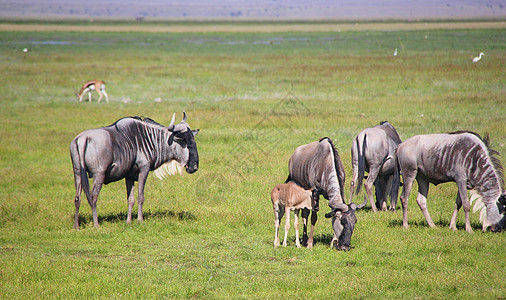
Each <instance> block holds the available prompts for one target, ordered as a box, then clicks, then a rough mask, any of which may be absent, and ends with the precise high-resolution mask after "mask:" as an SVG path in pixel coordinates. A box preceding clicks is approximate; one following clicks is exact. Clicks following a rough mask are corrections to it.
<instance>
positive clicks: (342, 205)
mask: <svg viewBox="0 0 506 300" xmlns="http://www.w3.org/2000/svg"><path fill="white" fill-rule="evenodd" d="M348 209H349V207H348V205H346V204H345V203H339V204H337V206H336V208H335V210H340V211H342V212H347V211H348Z"/></svg>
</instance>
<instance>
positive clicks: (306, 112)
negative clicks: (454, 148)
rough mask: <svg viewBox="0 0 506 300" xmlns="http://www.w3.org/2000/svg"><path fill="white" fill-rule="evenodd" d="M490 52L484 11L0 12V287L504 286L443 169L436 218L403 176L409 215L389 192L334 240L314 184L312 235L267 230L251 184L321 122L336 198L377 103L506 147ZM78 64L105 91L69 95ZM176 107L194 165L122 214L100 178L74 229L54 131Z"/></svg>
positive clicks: (460, 290)
mask: <svg viewBox="0 0 506 300" xmlns="http://www.w3.org/2000/svg"><path fill="white" fill-rule="evenodd" d="M23 48H27V49H28V52H27V53H24V52H23V51H22V49H23ZM395 48H398V52H399V55H398V56H397V57H394V56H393V52H394V49H395ZM480 51H484V52H485V57H484V58H483V59H482V61H480V62H479V63H476V64H473V63H472V62H471V60H472V58H473V57H474V56H477V55H478V54H479V52H480ZM505 70H506V30H505V29H501V28H499V29H497V28H491V29H466V28H456V29H431V30H414V31H409V30H408V31H406V30H396V31H382V30H375V31H373V30H363V31H362V30H358V31H349V32H344V31H343V32H271V33H269V32H263V33H255V32H246V33H245V32H243V33H235V32H205V33H192V32H189V33H178V32H169V33H167V32H158V33H153V32H151V33H146V32H72V31H65V30H62V31H43V32H34V31H3V32H1V33H0V90H1V91H2V92H1V94H0V104H1V110H0V116H1V117H0V184H1V188H0V298H2V299H12V298H116V299H117V298H230V299H237V298H266V299H272V298H278V297H280V296H281V297H292V298H312V299H321V298H329V299H336V298H389V299H390V298H407V299H413V298H417V299H427V298H430V299H497V298H503V297H504V295H506V286H505V284H504V270H505V269H506V259H505V256H504V249H505V247H506V238H505V235H504V233H502V234H492V233H490V232H487V233H482V232H481V231H480V228H481V227H480V224H479V222H478V215H477V214H473V215H472V216H471V221H472V225H473V228H474V229H475V232H474V234H468V233H466V232H465V231H464V230H463V226H464V220H463V219H464V218H463V212H461V214H460V215H459V219H458V220H459V221H458V227H459V231H457V232H453V231H451V230H449V229H448V228H447V227H448V225H449V220H450V217H451V213H452V211H453V207H454V202H455V197H456V192H457V188H456V186H455V185H454V184H450V183H449V184H443V185H439V186H437V187H434V186H431V187H430V191H429V196H428V207H429V211H430V212H431V215H432V218H433V220H434V221H435V222H436V224H437V228H429V227H427V224H426V222H425V220H424V218H423V215H422V214H421V212H420V209H419V208H418V206H417V204H416V201H415V197H416V193H415V191H416V189H414V191H413V193H412V195H411V198H410V203H409V210H408V211H409V222H410V228H409V229H408V230H404V229H403V228H402V214H401V212H400V211H397V212H395V213H390V212H379V213H372V211H371V210H370V208H366V209H364V210H363V211H360V212H358V213H357V218H358V223H357V226H356V229H355V233H354V235H353V237H352V241H351V245H352V250H351V251H349V252H339V251H336V250H334V249H331V248H329V246H328V244H329V242H330V239H331V236H332V229H331V225H330V221H329V220H326V219H325V218H324V216H323V214H324V213H325V212H327V211H328V208H327V206H326V202H327V201H326V200H324V199H322V210H321V213H320V216H319V221H318V223H317V225H316V233H315V234H316V244H315V247H314V248H313V249H305V248H303V249H297V248H295V243H294V232H293V229H292V231H291V232H290V235H289V238H290V240H289V246H288V247H286V248H283V247H280V248H277V249H274V248H273V246H272V243H273V239H274V224H273V223H274V222H273V219H274V214H273V212H272V206H271V204H270V197H269V193H270V190H271V189H272V187H273V186H274V185H275V184H277V183H280V182H283V181H284V180H285V179H286V177H287V174H288V170H287V166H288V159H289V157H290V156H291V154H292V153H293V151H294V150H295V148H296V147H297V146H299V145H302V144H306V143H309V142H312V141H315V140H317V139H319V138H321V137H324V136H329V137H331V138H332V139H333V140H334V142H335V144H336V146H337V148H338V151H339V153H340V155H341V158H342V160H343V163H344V166H345V170H346V172H347V174H348V180H347V182H346V189H345V194H346V197H348V193H349V176H350V173H351V163H350V147H351V141H352V139H353V137H354V136H355V135H356V134H357V133H358V132H359V131H360V130H362V129H364V128H366V127H370V126H373V125H376V124H378V123H379V122H380V121H382V120H388V121H390V123H391V124H393V125H394V126H395V127H396V128H397V130H398V132H399V134H400V136H401V138H402V139H403V140H405V139H407V138H409V137H411V136H413V135H416V134H426V133H435V132H447V131H452V130H459V129H468V130H473V131H476V132H478V133H481V134H484V133H486V132H488V133H489V134H490V137H491V141H492V143H493V147H494V149H496V150H498V151H499V152H501V156H500V159H501V160H502V161H503V162H505V163H506V146H505V144H506V126H505V125H504V124H505V121H506V99H505V95H506V80H505V79H506V78H505V76H504V74H505ZM92 78H97V79H102V80H104V81H106V83H107V91H108V93H109V96H110V98H111V103H109V104H105V103H104V102H102V103H100V104H97V103H96V99H97V96H96V94H94V95H93V96H94V99H93V102H92V103H91V104H90V103H87V102H86V103H78V102H77V100H76V98H75V97H74V96H73V89H77V88H79V87H80V85H81V84H82V83H83V82H84V81H86V80H88V79H92ZM156 98H161V99H162V101H161V102H155V101H154V99H156ZM183 110H184V111H186V112H187V113H188V123H189V124H190V125H191V126H192V128H193V129H196V128H199V129H200V130H201V131H200V133H199V135H198V136H197V138H196V140H197V145H198V150H199V155H200V168H199V171H198V172H197V173H195V174H193V175H188V174H186V175H184V176H177V177H172V178H169V179H167V180H164V181H160V180H158V179H157V178H155V177H154V176H150V177H149V179H148V182H147V186H146V202H145V205H144V210H145V221H144V222H142V223H139V222H133V223H132V224H130V225H127V224H125V220H126V210H127V203H126V192H125V184H124V183H123V181H121V182H116V183H112V184H109V185H107V186H105V187H104V188H103V189H102V192H101V194H100V197H99V202H98V213H99V220H100V224H101V227H100V229H98V230H97V229H95V228H94V227H93V225H92V221H91V210H90V208H89V206H88V204H87V203H86V201H83V203H82V206H81V212H82V213H81V217H82V218H81V219H82V220H81V230H80V231H75V230H72V225H73V212H74V205H73V198H74V193H75V192H74V183H73V175H72V166H71V162H70V156H69V144H70V141H71V140H72V139H73V138H74V137H75V136H76V135H77V134H78V133H80V132H81V131H84V130H86V129H90V128H97V127H101V126H107V125H110V124H111V123H113V122H114V121H116V120H117V119H119V118H121V117H125V116H133V115H138V116H146V117H151V118H153V119H154V120H156V121H158V122H160V123H162V124H165V125H168V123H169V121H170V118H171V116H172V113H173V112H177V115H178V118H181V117H182V111H183ZM362 197H363V195H359V196H358V198H357V197H355V201H356V202H359V201H360V202H361V200H362V199H363V198H362ZM398 208H400V207H399V206H398ZM292 219H293V218H292Z"/></svg>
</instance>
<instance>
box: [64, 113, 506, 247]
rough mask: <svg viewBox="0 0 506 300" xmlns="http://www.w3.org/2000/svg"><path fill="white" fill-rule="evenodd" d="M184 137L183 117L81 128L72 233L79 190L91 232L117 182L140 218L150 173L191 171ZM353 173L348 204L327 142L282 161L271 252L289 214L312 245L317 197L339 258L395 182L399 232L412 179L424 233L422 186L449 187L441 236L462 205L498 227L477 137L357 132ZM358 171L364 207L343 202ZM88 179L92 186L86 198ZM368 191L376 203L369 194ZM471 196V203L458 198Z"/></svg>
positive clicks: (492, 155) (188, 138)
mask: <svg viewBox="0 0 506 300" xmlns="http://www.w3.org/2000/svg"><path fill="white" fill-rule="evenodd" d="M197 133H198V130H191V129H190V126H189V125H188V123H187V116H186V113H183V119H182V121H181V122H180V123H178V124H175V114H174V115H173V116H172V120H171V122H170V124H169V126H168V127H165V126H163V125H161V124H159V123H157V122H155V121H153V120H152V119H149V118H140V117H127V118H122V119H120V120H118V121H116V122H114V123H113V124H112V125H110V126H107V127H103V128H99V129H91V130H86V131H84V132H82V133H81V134H79V135H78V136H77V137H76V138H74V140H73V141H72V142H71V144H70V155H71V158H72V164H73V169H74V180H75V188H76V195H75V198H74V204H75V209H76V210H75V215H74V228H76V229H77V228H79V206H80V203H81V193H82V191H83V190H84V193H85V195H86V198H87V199H88V203H89V204H90V206H91V208H92V213H93V222H94V225H95V226H96V227H98V226H99V224H98V217H97V199H98V195H99V193H100V189H101V188H102V185H103V184H108V183H110V182H114V181H118V180H121V179H123V178H124V179H125V182H126V190H127V200H128V215H127V222H131V221H132V208H133V205H134V202H135V198H134V182H135V181H138V196H137V201H138V215H137V219H138V220H141V221H142V220H143V215H142V205H143V203H144V186H145V183H146V179H147V177H148V174H149V172H150V171H154V170H158V171H159V172H160V170H162V172H165V170H168V169H169V168H168V167H167V166H168V165H171V164H176V165H179V166H180V167H183V168H185V169H186V172H187V173H190V174H191V173H194V172H196V171H197V170H198V165H199V156H198V151H197V144H196V142H195V138H194V137H195V135H196V134H197ZM351 157H352V168H353V175H352V181H351V185H350V200H349V204H347V203H346V201H345V198H344V184H345V171H344V167H343V163H342V161H341V158H340V157H339V154H338V151H337V149H336V147H335V146H334V143H333V142H332V140H331V139H330V138H328V137H324V138H322V139H320V140H319V141H315V142H312V143H310V144H307V145H302V146H299V147H298V148H297V149H296V150H295V152H294V154H293V155H292V156H291V157H290V160H289V162H288V171H289V175H288V178H287V179H286V181H285V183H284V184H278V185H276V186H275V187H274V189H273V190H272V191H271V200H272V204H273V208H274V214H275V239H274V245H275V246H277V245H279V223H280V220H281V218H282V217H283V215H284V214H286V225H285V236H284V241H283V245H284V246H286V239H287V234H288V228H289V227H290V225H289V212H290V210H295V227H296V237H295V238H296V245H297V246H298V247H300V242H299V237H298V214H299V211H300V210H302V218H303V221H304V237H303V243H302V244H303V245H306V246H307V247H312V245H313V230H314V225H315V223H316V221H317V212H318V210H319V196H320V195H322V196H323V197H324V198H325V199H327V200H328V201H329V202H328V205H329V206H330V208H331V211H330V212H329V213H327V214H326V215H325V216H326V217H327V218H332V228H333V230H334V235H333V239H332V242H331V246H333V245H334V243H337V245H336V246H335V247H336V248H337V249H339V250H349V249H350V241H351V236H352V234H353V230H354V227H355V224H356V222H357V218H356V216H355V211H356V210H358V209H360V208H362V207H364V206H365V205H366V203H367V199H369V202H370V203H371V207H372V210H373V211H377V210H378V208H379V209H382V210H386V209H387V204H386V203H387V198H388V197H390V210H395V208H396V203H397V197H398V192H399V188H400V186H401V180H400V177H401V175H402V178H403V185H402V186H403V190H402V194H401V204H402V211H403V226H404V227H405V228H407V227H408V220H407V207H408V197H409V194H410V192H411V187H412V184H413V181H414V180H415V179H416V180H417V182H418V196H417V198H416V201H417V203H418V205H419V206H420V209H421V210H422V212H423V215H424V216H425V219H426V220H427V223H428V224H429V226H431V227H432V226H434V222H433V221H432V219H431V217H430V215H429V212H428V210H427V194H428V190H429V183H433V184H435V185H437V184H440V183H444V182H456V184H457V186H458V194H457V198H456V201H455V209H454V212H453V215H452V218H451V221H450V228H451V229H453V230H456V218H457V213H458V211H459V209H460V207H461V206H464V212H465V228H466V230H467V231H468V232H471V231H472V228H471V224H470V221H469V212H470V210H471V204H472V203H471V201H475V206H474V210H475V211H477V210H481V217H480V220H481V222H482V225H483V227H482V228H483V231H485V230H486V229H487V228H488V227H490V228H491V231H494V232H500V231H502V230H504V229H505V228H506V212H505V208H506V192H505V191H504V182H503V174H502V167H501V164H500V162H499V160H498V159H497V152H496V151H494V150H492V149H490V147H489V139H488V136H485V137H484V138H482V137H480V135H478V134H477V133H474V132H471V131H457V132H451V133H446V134H429V135H417V136H414V137H411V138H409V139H407V140H406V141H404V142H402V141H401V139H400V137H399V135H398V133H397V131H396V130H395V128H394V127H393V126H392V125H391V124H389V123H388V122H382V123H381V124H380V125H378V126H375V127H372V128H367V129H365V130H363V131H361V132H360V133H359V134H358V135H357V136H356V137H355V139H354V140H353V142H352V147H351ZM365 172H368V176H367V179H366V181H365V183H364V187H365V194H364V198H365V199H364V202H363V203H362V204H360V205H357V204H354V203H352V199H353V194H354V193H355V194H358V193H359V192H360V190H361V186H362V183H363V179H364V178H365ZM88 178H93V187H92V189H91V191H90V186H89V181H88ZM373 186H374V187H375V192H376V202H374V200H373V194H372V187H373ZM467 190H471V194H472V195H473V196H472V197H471V201H470V199H469V198H468V196H467ZM310 211H312V214H311V231H310V236H309V238H308V237H307V217H308V215H309V212H310Z"/></svg>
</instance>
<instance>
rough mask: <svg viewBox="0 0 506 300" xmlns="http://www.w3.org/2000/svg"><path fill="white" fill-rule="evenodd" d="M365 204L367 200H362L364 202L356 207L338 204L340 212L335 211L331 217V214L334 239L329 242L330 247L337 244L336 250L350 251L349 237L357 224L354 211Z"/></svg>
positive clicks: (353, 204)
mask: <svg viewBox="0 0 506 300" xmlns="http://www.w3.org/2000/svg"><path fill="white" fill-rule="evenodd" d="M366 203H367V199H364V202H363V203H362V204H359V205H356V204H355V203H351V204H350V205H346V204H344V203H342V204H339V205H340V206H341V207H342V208H341V210H340V211H336V212H335V213H333V215H332V213H331V215H332V228H333V229H334V237H333V238H332V241H331V242H330V247H332V246H333V245H334V243H335V242H337V245H336V248H337V249H339V250H345V251H346V250H349V249H350V241H351V235H352V234H353V229H354V228H355V224H356V223H357V217H356V216H355V211H357V210H359V209H361V208H362V207H364V206H365V204H366ZM326 216H327V215H326Z"/></svg>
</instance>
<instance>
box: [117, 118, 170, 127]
mask: <svg viewBox="0 0 506 300" xmlns="http://www.w3.org/2000/svg"><path fill="white" fill-rule="evenodd" d="M124 119H133V120H137V121H140V122H142V123H145V124H147V125H152V126H156V127H160V128H165V126H163V125H162V124H160V123H158V122H156V121H155V120H153V119H151V118H144V117H139V116H133V117H124V118H121V119H119V120H117V121H116V122H114V123H113V124H111V126H114V127H115V128H116V129H117V130H119V129H118V122H120V121H123V120H124Z"/></svg>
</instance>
